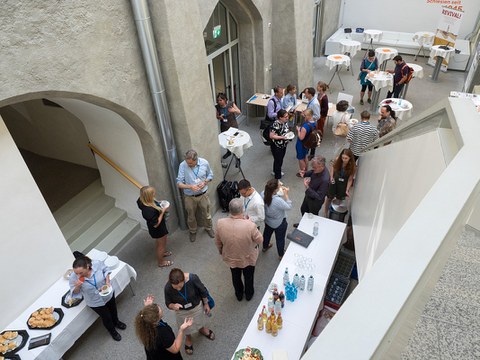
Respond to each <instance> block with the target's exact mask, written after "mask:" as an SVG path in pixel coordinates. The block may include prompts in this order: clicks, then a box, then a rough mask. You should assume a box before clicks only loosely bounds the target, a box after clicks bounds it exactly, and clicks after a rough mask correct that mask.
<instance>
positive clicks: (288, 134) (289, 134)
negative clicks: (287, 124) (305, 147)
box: [285, 131, 295, 140]
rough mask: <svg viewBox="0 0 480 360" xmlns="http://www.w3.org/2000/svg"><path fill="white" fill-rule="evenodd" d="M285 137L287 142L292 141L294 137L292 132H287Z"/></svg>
mask: <svg viewBox="0 0 480 360" xmlns="http://www.w3.org/2000/svg"><path fill="white" fill-rule="evenodd" d="M285 137H286V138H287V139H288V140H292V139H293V138H294V137H295V134H294V133H293V132H292V131H289V132H288V133H286V134H285Z"/></svg>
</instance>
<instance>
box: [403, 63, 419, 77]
mask: <svg viewBox="0 0 480 360" xmlns="http://www.w3.org/2000/svg"><path fill="white" fill-rule="evenodd" d="M407 65H408V66H410V67H411V68H412V69H413V77H414V78H418V79H423V67H422V66H420V65H417V64H412V63H407Z"/></svg>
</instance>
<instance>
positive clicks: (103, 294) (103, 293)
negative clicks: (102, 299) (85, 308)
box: [98, 286, 113, 296]
mask: <svg viewBox="0 0 480 360" xmlns="http://www.w3.org/2000/svg"><path fill="white" fill-rule="evenodd" d="M112 290H113V289H112V287H111V286H110V287H109V288H108V291H106V292H102V291H99V292H98V294H99V295H100V296H108V295H110V294H111V293H112Z"/></svg>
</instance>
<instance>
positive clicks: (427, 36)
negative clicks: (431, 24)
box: [412, 31, 435, 47]
mask: <svg viewBox="0 0 480 360" xmlns="http://www.w3.org/2000/svg"><path fill="white" fill-rule="evenodd" d="M434 38H435V34H434V33H433V32H430V31H418V32H416V33H415V34H414V35H413V38H412V40H415V41H416V42H417V43H418V45H420V46H422V45H423V47H430V46H432V44H433V39H434Z"/></svg>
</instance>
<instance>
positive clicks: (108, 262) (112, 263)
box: [105, 256, 119, 270]
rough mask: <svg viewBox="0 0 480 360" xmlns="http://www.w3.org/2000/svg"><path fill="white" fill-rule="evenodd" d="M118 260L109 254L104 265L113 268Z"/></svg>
mask: <svg viewBox="0 0 480 360" xmlns="http://www.w3.org/2000/svg"><path fill="white" fill-rule="evenodd" d="M118 263H119V260H118V257H116V256H109V257H107V259H106V260H105V265H106V266H108V267H109V268H110V269H112V270H113V269H115V268H116V267H117V266H118Z"/></svg>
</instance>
